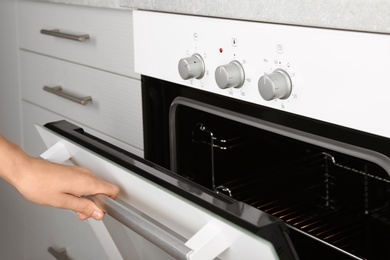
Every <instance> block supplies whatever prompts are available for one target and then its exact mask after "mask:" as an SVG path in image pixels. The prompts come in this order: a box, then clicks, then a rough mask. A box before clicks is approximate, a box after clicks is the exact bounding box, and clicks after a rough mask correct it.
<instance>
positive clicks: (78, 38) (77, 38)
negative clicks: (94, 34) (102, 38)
mask: <svg viewBox="0 0 390 260" xmlns="http://www.w3.org/2000/svg"><path fill="white" fill-rule="evenodd" d="M41 34H45V35H50V36H54V37H59V38H64V39H68V40H72V41H78V42H85V41H86V40H88V39H89V34H81V35H75V34H69V33H64V32H60V30H58V29H54V30H46V29H42V30H41Z"/></svg>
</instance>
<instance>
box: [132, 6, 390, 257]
mask: <svg viewBox="0 0 390 260" xmlns="http://www.w3.org/2000/svg"><path fill="white" fill-rule="evenodd" d="M135 39H136V42H135V44H136V45H135V48H136V52H135V55H136V56H135V59H136V69H137V70H138V71H139V72H140V73H142V74H143V78H142V85H143V111H144V115H143V116H144V133H145V135H144V138H145V158H146V159H148V160H150V161H153V162H155V163H158V164H160V165H161V166H163V167H166V168H168V169H170V170H171V171H173V172H175V173H177V174H179V175H180V176H182V177H184V178H185V179H188V180H190V181H191V182H194V183H196V184H199V185H201V186H202V187H205V188H206V189H208V190H210V191H212V192H214V193H215V194H218V195H219V196H221V197H225V198H229V199H233V200H237V201H240V202H243V203H245V204H246V205H250V206H251V207H254V208H256V209H257V210H258V211H261V212H264V213H267V214H269V215H272V216H274V217H277V218H278V219H281V220H283V222H284V223H285V225H286V226H287V227H288V230H289V237H290V238H291V241H292V244H293V247H294V248H295V250H296V252H297V255H298V257H300V258H301V259H329V258H331V257H335V258H337V259H388V258H389V257H390V250H389V249H388V247H387V245H388V244H389V242H390V226H389V224H390V222H389V220H390V219H389V217H390V208H389V202H390V200H389V199H390V197H389V195H390V194H389V191H390V177H389V173H390V160H389V156H390V139H389V138H390V123H389V122H388V120H387V111H390V105H389V104H390V103H389V102H388V96H389V94H390V80H389V78H388V76H386V75H387V73H388V72H387V70H388V68H390V67H389V65H390V64H389V59H388V57H390V56H389V55H390V47H389V46H390V45H389V43H390V38H389V35H383V34H373V33H363V32H352V31H342V30H331V29H321V28H307V27H297V26H289V25H276V24H266V23H257V22H250V21H237V20H229V19H217V18H206V17H196V16H188V15H174V14H164V13H155V12H136V13H135ZM235 210H239V209H235ZM290 257H291V258H293V257H294V256H290Z"/></svg>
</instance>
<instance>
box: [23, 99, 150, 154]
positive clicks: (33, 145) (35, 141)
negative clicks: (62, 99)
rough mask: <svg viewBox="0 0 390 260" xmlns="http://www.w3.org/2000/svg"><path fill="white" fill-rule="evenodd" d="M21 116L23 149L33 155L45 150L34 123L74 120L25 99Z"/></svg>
mask: <svg viewBox="0 0 390 260" xmlns="http://www.w3.org/2000/svg"><path fill="white" fill-rule="evenodd" d="M22 118H23V127H22V136H23V144H22V146H23V150H24V151H25V152H27V153H28V154H29V155H31V156H34V157H37V156H39V155H41V154H42V153H43V152H44V151H45V150H46V146H45V144H44V143H43V142H42V139H41V138H40V136H39V134H38V131H37V129H36V127H35V125H36V124H38V125H44V124H46V123H48V122H53V121H59V120H67V121H69V122H74V121H73V120H72V119H71V118H67V117H64V116H62V115H59V114H56V113H53V112H51V111H49V110H46V109H44V108H42V107H39V106H37V105H34V104H31V103H30V102H27V101H22ZM74 123H75V122H74ZM79 126H80V127H82V128H83V129H84V131H86V132H88V133H91V134H93V135H94V136H96V137H98V138H100V139H102V140H104V141H106V142H108V143H111V144H113V145H115V146H118V147H120V148H122V149H124V150H126V151H128V152H130V153H133V154H135V155H137V156H140V157H143V156H144V153H143V151H142V150H141V149H138V148H135V147H134V146H132V145H129V144H127V143H124V142H122V141H120V140H118V139H115V138H113V137H109V136H107V135H105V134H103V133H101V132H99V131H96V130H93V129H91V128H89V127H87V126H85V125H83V124H79Z"/></svg>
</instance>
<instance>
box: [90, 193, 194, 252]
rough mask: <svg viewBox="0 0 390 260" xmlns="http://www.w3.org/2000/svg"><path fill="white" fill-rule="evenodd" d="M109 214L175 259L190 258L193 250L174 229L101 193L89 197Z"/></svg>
mask: <svg viewBox="0 0 390 260" xmlns="http://www.w3.org/2000/svg"><path fill="white" fill-rule="evenodd" d="M88 198H89V199H90V200H92V201H93V202H95V204H96V205H97V206H98V207H100V208H101V209H102V210H104V212H106V213H107V214H108V215H110V216H111V217H113V218H114V219H116V220H117V221H119V222H120V223H122V224H123V225H125V226H126V227H128V228H130V229H131V230H133V231H134V232H136V233H138V234H139V235H140V236H142V237H144V238H145V239H146V240H149V241H150V242H151V243H153V244H155V245H156V246H158V247H159V248H161V249H162V250H164V251H165V252H167V253H168V254H170V255H171V256H173V257H175V259H188V256H189V255H190V254H191V253H192V252H193V250H192V249H191V248H189V247H187V246H186V245H185V243H184V242H183V241H182V240H180V239H179V238H178V237H177V236H175V235H174V233H173V231H169V230H166V229H164V228H162V227H161V226H160V225H161V224H160V223H158V222H156V221H155V220H154V219H152V218H150V217H148V216H147V215H145V214H143V213H142V212H140V211H138V210H137V209H136V208H134V207H132V206H130V205H126V206H124V205H123V204H121V203H119V202H117V201H115V200H113V199H111V198H109V197H107V196H105V195H101V194H97V195H94V196H89V197H88Z"/></svg>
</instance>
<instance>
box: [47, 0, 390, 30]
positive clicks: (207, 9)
mask: <svg viewBox="0 0 390 260" xmlns="http://www.w3.org/2000/svg"><path fill="white" fill-rule="evenodd" d="M39 1H46V2H53V3H63V4H75V5H85V6H95V7H105V8H119V9H145V10H154V11H163V12H173V13H184V14H194V15H204V16H213V17H225V18H234V19H243V20H252V21H262V22H271V23H281V24H294V25H304V26H314V27H324V28H336V29H347V30H358V31H369V32H380V33H390V1H386V0H326V1H319V0H317V1H313V0H277V1H275V0H257V1H256V0H231V1H226V0H213V1H210V0H170V1H162V0H161V1H159V0H39Z"/></svg>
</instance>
